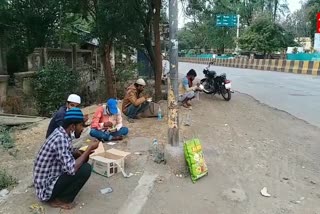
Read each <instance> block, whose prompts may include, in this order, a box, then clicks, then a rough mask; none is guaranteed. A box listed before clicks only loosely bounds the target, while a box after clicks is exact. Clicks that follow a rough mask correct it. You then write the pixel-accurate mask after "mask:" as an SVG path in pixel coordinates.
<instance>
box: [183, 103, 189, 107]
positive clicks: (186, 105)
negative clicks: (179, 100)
mask: <svg viewBox="0 0 320 214" xmlns="http://www.w3.org/2000/svg"><path fill="white" fill-rule="evenodd" d="M182 106H183V107H185V108H189V107H190V106H189V105H188V104H187V103H183V104H182Z"/></svg>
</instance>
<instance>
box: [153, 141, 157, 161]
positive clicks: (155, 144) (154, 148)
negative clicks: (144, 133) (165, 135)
mask: <svg viewBox="0 0 320 214" xmlns="http://www.w3.org/2000/svg"><path fill="white" fill-rule="evenodd" d="M152 154H153V155H154V157H155V156H156V155H157V154H158V140H157V139H153V142H152Z"/></svg>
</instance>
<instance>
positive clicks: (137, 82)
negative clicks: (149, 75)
mask: <svg viewBox="0 0 320 214" xmlns="http://www.w3.org/2000/svg"><path fill="white" fill-rule="evenodd" d="M136 84H138V85H142V86H146V82H145V81H144V80H143V79H141V78H140V79H138V80H137V81H136Z"/></svg>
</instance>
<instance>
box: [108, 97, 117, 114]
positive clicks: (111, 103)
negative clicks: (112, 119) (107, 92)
mask: <svg viewBox="0 0 320 214" xmlns="http://www.w3.org/2000/svg"><path fill="white" fill-rule="evenodd" d="M107 106H108V109H109V112H110V114H111V115H115V114H118V101H117V100H116V99H113V98H111V99H109V100H108V101H107Z"/></svg>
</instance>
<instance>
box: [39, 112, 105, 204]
mask: <svg viewBox="0 0 320 214" xmlns="http://www.w3.org/2000/svg"><path fill="white" fill-rule="evenodd" d="M83 125H84V116H83V113H82V112H81V110H80V109H79V108H72V109H70V110H69V111H67V112H66V114H65V116H64V121H63V126H60V127H58V128H56V129H55V130H54V132H53V133H52V134H51V135H50V136H49V137H48V138H47V139H46V141H45V143H44V144H43V145H42V147H41V149H40V151H39V153H38V155H37V158H36V161H35V164H34V170H33V177H34V186H35V188H36V194H37V196H38V198H39V199H40V200H41V201H43V202H49V204H50V205H51V206H52V207H56V208H62V209H72V208H73V207H74V206H75V204H74V202H73V201H74V199H75V197H76V196H77V194H78V193H79V191H80V190H81V188H82V187H83V186H84V184H85V183H86V182H87V180H88V179H89V177H90V175H91V166H90V165H89V164H88V163H87V161H88V159H89V155H90V154H91V153H92V152H93V151H94V150H95V149H96V148H97V147H98V145H99V142H94V143H93V144H91V145H89V146H88V149H87V150H86V151H85V152H83V153H81V152H79V151H78V150H75V149H74V148H73V147H72V144H71V136H72V135H74V136H75V138H79V137H80V135H81V133H82V131H83Z"/></svg>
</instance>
